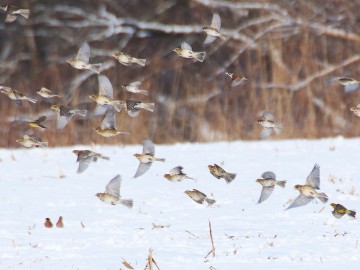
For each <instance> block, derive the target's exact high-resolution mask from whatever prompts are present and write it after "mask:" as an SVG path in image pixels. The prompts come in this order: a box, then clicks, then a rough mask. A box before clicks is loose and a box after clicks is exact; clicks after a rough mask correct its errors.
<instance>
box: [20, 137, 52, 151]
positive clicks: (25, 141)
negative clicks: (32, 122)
mask: <svg viewBox="0 0 360 270" xmlns="http://www.w3.org/2000/svg"><path fill="white" fill-rule="evenodd" d="M16 142H18V143H20V144H21V145H23V146H25V147H27V148H31V147H41V148H44V147H48V142H41V141H39V140H38V139H36V138H34V137H30V136H29V135H24V136H23V138H22V139H17V140H16Z"/></svg>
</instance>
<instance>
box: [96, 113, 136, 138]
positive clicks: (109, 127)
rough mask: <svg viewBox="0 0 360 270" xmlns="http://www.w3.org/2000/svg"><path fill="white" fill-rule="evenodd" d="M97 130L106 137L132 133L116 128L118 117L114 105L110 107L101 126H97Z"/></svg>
mask: <svg viewBox="0 0 360 270" xmlns="http://www.w3.org/2000/svg"><path fill="white" fill-rule="evenodd" d="M95 131H96V132H97V133H98V134H99V135H101V136H104V137H107V138H109V137H113V136H116V135H119V134H127V135H130V133H129V132H123V131H118V130H117V129H116V118H115V110H114V109H113V107H108V109H107V111H106V113H105V115H104V117H103V120H102V122H101V127H96V128H95Z"/></svg>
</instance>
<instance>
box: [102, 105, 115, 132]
mask: <svg viewBox="0 0 360 270" xmlns="http://www.w3.org/2000/svg"><path fill="white" fill-rule="evenodd" d="M115 122H116V119H115V110H114V109H113V108H112V107H109V108H108V109H107V111H106V113H105V115H104V118H103V120H102V122H101V129H116V123H115Z"/></svg>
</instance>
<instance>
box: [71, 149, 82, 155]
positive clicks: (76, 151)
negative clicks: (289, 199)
mask: <svg viewBox="0 0 360 270" xmlns="http://www.w3.org/2000/svg"><path fill="white" fill-rule="evenodd" d="M72 152H73V153H74V154H75V155H78V154H79V153H80V150H73V151H72Z"/></svg>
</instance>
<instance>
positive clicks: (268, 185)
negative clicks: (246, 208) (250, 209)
mask: <svg viewBox="0 0 360 270" xmlns="http://www.w3.org/2000/svg"><path fill="white" fill-rule="evenodd" d="M256 182H257V183H259V184H260V185H262V190H261V195H260V199H259V201H258V203H262V202H263V201H265V200H266V199H267V198H269V197H270V195H271V193H272V192H273V191H274V188H275V185H278V186H280V187H282V188H284V187H285V184H286V181H279V180H276V175H275V173H273V172H270V171H268V172H264V173H263V174H262V175H261V178H259V179H256Z"/></svg>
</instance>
